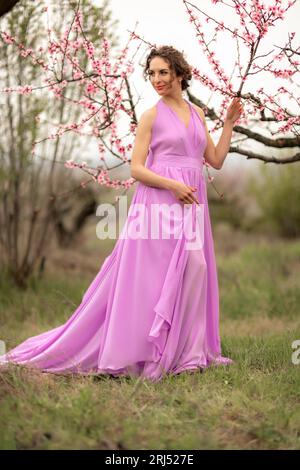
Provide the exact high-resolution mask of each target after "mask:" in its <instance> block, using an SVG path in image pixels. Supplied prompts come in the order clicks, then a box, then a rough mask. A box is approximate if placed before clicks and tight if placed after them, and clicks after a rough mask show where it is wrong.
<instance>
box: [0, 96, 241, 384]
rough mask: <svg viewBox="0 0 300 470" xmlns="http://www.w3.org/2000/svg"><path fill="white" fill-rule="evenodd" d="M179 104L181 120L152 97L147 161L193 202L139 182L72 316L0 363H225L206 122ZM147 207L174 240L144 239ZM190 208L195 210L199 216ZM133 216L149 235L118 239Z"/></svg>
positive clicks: (118, 370) (136, 368)
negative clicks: (193, 232)
mask: <svg viewBox="0 0 300 470" xmlns="http://www.w3.org/2000/svg"><path fill="white" fill-rule="evenodd" d="M187 102H188V101H187ZM188 104H189V107H190V121H189V125H188V127H186V125H185V124H184V123H183V121H182V120H181V119H180V118H179V117H178V115H177V113H176V112H175V111H174V110H173V109H172V108H171V107H170V106H169V105H167V104H166V103H165V102H164V100H163V99H162V98H161V99H160V100H159V101H158V102H157V105H156V111H157V112H156V118H155V121H154V123H153V128H152V138H151V144H150V147H149V152H148V156H147V161H146V167H147V168H149V169H151V170H152V171H154V172H155V173H157V174H160V175H162V176H165V177H167V178H172V179H176V180H179V181H182V182H184V183H185V184H187V185H190V186H194V187H196V188H197V191H196V192H195V193H194V194H196V196H197V198H198V200H199V202H200V205H197V204H195V203H193V204H185V205H184V204H183V202H181V201H179V200H177V199H176V198H175V196H174V195H173V193H172V192H171V191H170V190H167V189H162V188H156V187H151V186H148V185H145V184H143V183H141V182H138V183H137V187H136V190H135V193H134V195H133V198H132V201H131V204H130V206H129V210H128V215H127V218H126V221H125V224H124V226H123V228H122V231H121V235H120V236H119V238H118V240H117V241H116V244H115V246H114V249H113V250H112V252H111V254H110V255H109V256H107V257H106V258H105V260H104V263H103V264H102V267H101V269H100V271H99V272H98V274H97V275H96V277H95V278H94V280H93V281H92V282H91V284H90V286H89V287H88V289H87V290H86V292H85V293H84V295H83V297H82V300H81V303H80V305H79V306H78V307H77V309H76V310H75V311H74V313H73V314H72V315H71V316H70V318H69V319H68V320H67V321H66V322H65V323H64V324H62V325H60V326H57V327H56V328H54V329H51V330H49V331H46V332H44V333H42V334H39V335H37V336H33V337H31V338H29V339H27V340H25V341H24V342H23V343H21V344H19V345H17V346H16V347H15V348H14V349H12V350H10V351H8V352H7V353H6V354H4V355H2V356H0V364H7V363H8V362H13V363H15V364H23V365H26V366H29V367H34V368H39V369H41V370H42V371H44V372H52V373H58V374H59V373H64V374H65V373H80V374H93V375H98V374H110V375H113V376H119V375H127V376H133V377H143V378H147V379H150V380H151V381H159V380H161V379H162V377H163V376H164V375H165V374H178V373H180V372H182V371H184V370H186V369H197V368H201V369H202V368H206V367H209V366H210V365H220V364H223V365H225V364H230V363H232V362H233V361H232V360H231V359H229V358H226V357H223V356H222V355H221V348H220V337H219V292H218V279H217V270H216V262H215V254H214V245H213V237H212V232H211V224H210V216H209V209H208V203H207V192H206V182H205V178H204V176H203V160H202V157H203V153H204V150H205V147H206V133H205V127H204V124H203V122H202V120H201V118H200V116H199V115H198V112H197V111H196V110H195V108H194V107H193V106H192V105H191V104H190V103H189V102H188ZM174 203H175V204H176V205H177V206H178V205H180V207H184V206H185V208H186V209H187V211H186V213H185V215H187V214H189V217H190V219H189V220H190V221H191V222H192V224H193V225H192V226H193V227H194V228H195V227H196V226H197V227H198V229H200V232H201V234H202V235H201V240H202V243H198V244H195V245H194V246H193V249H187V243H188V237H187V234H186V232H185V231H184V230H183V227H184V225H183V224H184V216H183V215H182V213H180V212H178V211H177V212H176V211H174V213H172V211H170V210H169V209H170V207H171V205H173V204H174ZM155 204H157V205H161V206H160V207H163V208H164V209H163V210H162V211H161V214H162V216H161V218H160V219H159V223H158V227H159V229H160V230H162V228H163V227H164V226H165V225H164V224H166V223H167V222H173V226H174V227H177V237H175V236H174V237H172V236H169V237H165V238H163V236H158V237H157V238H155V237H152V238H151V237H150V236H149V233H150V232H149V224H148V223H147V222H149V213H150V209H151V207H152V206H154V205H155ZM139 207H143V208H144V209H145V210H144V212H143V211H140V212H138V211H137V209H138V208H139ZM196 207H198V208H201V209H202V211H201V214H200V217H199V213H198V212H197V210H196ZM137 213H138V214H139V215H140V217H141V218H140V219H139V220H140V221H142V229H143V233H144V234H145V233H146V232H147V233H146V235H148V236H144V235H143V236H142V235H140V236H138V237H136V236H135V237H132V236H131V237H130V236H124V235H126V234H128V233H130V232H129V231H128V230H129V229H130V227H131V225H130V224H132V223H134V221H135V218H136V214H137ZM141 214H142V215H141ZM195 224H196V225H195ZM135 228H136V227H135ZM160 233H161V232H160Z"/></svg>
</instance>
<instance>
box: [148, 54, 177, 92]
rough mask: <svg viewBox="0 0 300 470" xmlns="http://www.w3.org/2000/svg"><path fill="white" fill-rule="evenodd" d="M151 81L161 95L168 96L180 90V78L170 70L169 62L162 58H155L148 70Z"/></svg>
mask: <svg viewBox="0 0 300 470" xmlns="http://www.w3.org/2000/svg"><path fill="white" fill-rule="evenodd" d="M148 75H149V79H150V81H151V84H152V86H153V87H154V89H155V90H156V92H157V93H158V94H159V95H168V94H170V92H172V91H175V90H176V91H177V89H180V91H181V85H180V81H179V78H178V77H176V76H175V74H174V72H173V71H172V70H171V69H170V66H169V64H168V62H166V61H165V60H164V59H162V58H161V57H153V59H152V60H151V61H150V64H149V69H148Z"/></svg>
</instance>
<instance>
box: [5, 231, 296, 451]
mask: <svg viewBox="0 0 300 470" xmlns="http://www.w3.org/2000/svg"><path fill="white" fill-rule="evenodd" d="M218 240H219V242H218ZM228 240H230V239H228ZM228 243H229V241H228ZM215 244H216V253H217V263H218V273H219V284H220V307H221V312H220V313H221V322H220V330H221V338H222V352H223V355H226V356H229V357H231V358H232V359H233V360H234V361H235V362H234V364H233V365H230V366H229V367H228V366H227V367H218V368H210V369H207V370H206V371H205V372H204V373H203V374H197V375H195V374H194V375H185V374H182V375H180V376H177V377H167V378H165V379H163V381H161V382H160V383H156V384H154V383H150V382H148V381H141V380H139V379H128V378H118V379H112V378H109V377H104V378H103V377H102V378H95V377H77V376H69V377H65V376H56V375H54V374H44V373H40V372H38V371H28V370H26V369H25V368H23V367H12V368H11V369H9V370H8V371H5V372H4V371H3V372H1V374H0V400H1V416H0V420H1V422H0V436H1V438H0V439H1V442H0V448H2V449H296V448H299V447H300V406H299V405H300V364H299V365H294V364H293V363H292V359H291V358H292V353H293V349H292V346H291V344H292V342H293V341H294V340H296V339H300V316H299V311H300V241H295V242H291V241H289V242H288V241H285V240H280V239H278V240H272V241H270V240H268V239H265V240H264V239H262V240H259V241H258V240H253V239H251V238H250V239H246V240H244V241H243V243H240V244H239V245H240V246H230V247H229V245H228V244H227V245H226V243H224V240H221V238H220V234H219V235H217V236H216V241H215ZM101 246H102V245H101ZM110 248H111V245H110V244H109V243H108V244H107V246H106V250H107V252H109V251H110ZM94 249H95V247H94V246H93V244H89V243H86V242H84V248H83V251H82V254H81V256H82V258H81V259H80V257H79V255H78V254H76V250H74V251H72V250H69V251H68V252H64V256H63V257H62V256H61V254H59V253H57V254H56V257H55V256H54V257H53V259H52V260H51V263H50V264H49V266H48V270H47V271H46V274H45V276H44V277H43V278H42V279H41V280H40V281H38V282H32V284H31V286H30V288H29V289H28V290H27V291H16V290H15V289H14V288H13V287H12V286H11V285H10V284H9V282H8V281H7V280H6V279H4V278H2V280H1V289H0V309H1V316H0V321H1V338H2V339H4V340H5V341H6V342H7V346H8V347H9V348H10V347H13V346H14V345H16V344H18V343H19V342H21V341H23V340H24V339H26V338H28V337H29V336H33V335H35V334H38V333H41V332H43V331H46V330H47V329H50V328H53V327H55V326H58V325H59V324H61V323H63V322H65V321H66V320H67V319H68V317H69V316H70V315H71V313H72V312H73V310H74V309H75V307H76V306H77V305H78V303H79V302H80V300H81V297H82V295H83V293H84V291H85V289H86V287H87V286H88V284H89V282H90V281H91V280H92V279H93V276H94V275H95V274H96V271H97V270H98V269H99V266H100V265H101V262H102V260H103V258H104V255H103V254H102V256H101V257H99V259H95V256H94V252H93V250H94ZM98 249H99V245H98ZM89 257H90V258H89ZM87 259H90V262H88V261H86V260H87ZM59 260H60V262H59ZM62 260H64V262H63V261H62ZM83 260H84V264H83ZM70 274H72V275H70Z"/></svg>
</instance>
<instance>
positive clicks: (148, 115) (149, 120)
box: [139, 105, 157, 128]
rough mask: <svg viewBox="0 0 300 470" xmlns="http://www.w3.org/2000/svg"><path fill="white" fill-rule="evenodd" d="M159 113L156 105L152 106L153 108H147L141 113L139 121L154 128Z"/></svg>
mask: <svg viewBox="0 0 300 470" xmlns="http://www.w3.org/2000/svg"><path fill="white" fill-rule="evenodd" d="M156 113H157V108H156V105H154V106H151V108H147V109H145V111H144V112H143V113H142V114H141V117H140V119H139V123H142V124H144V125H146V126H147V127H150V128H152V125H153V123H154V121H155V118H156Z"/></svg>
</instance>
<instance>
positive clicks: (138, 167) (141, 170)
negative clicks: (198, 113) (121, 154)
mask: <svg viewBox="0 0 300 470" xmlns="http://www.w3.org/2000/svg"><path fill="white" fill-rule="evenodd" d="M155 117H156V108H155V106H154V107H153V108H150V109H148V110H146V111H145V112H144V113H143V114H142V115H141V117H140V120H139V122H138V125H137V128H136V137H135V142H134V146H133V151H132V157H131V177H132V178H134V179H136V180H139V181H141V182H142V183H144V184H146V185H148V186H153V187H155V188H162V189H173V187H174V185H176V180H173V179H170V178H165V177H164V176H161V175H158V174H157V173H154V172H153V171H151V170H149V169H148V168H146V167H145V162H146V159H147V154H148V150H149V146H150V143H151V131H152V125H153V122H154V119H155Z"/></svg>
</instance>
